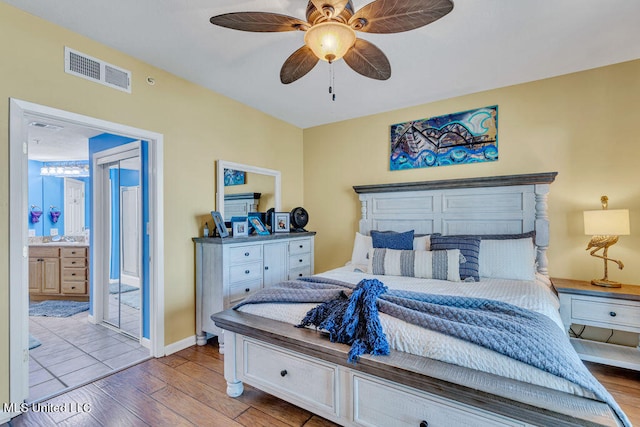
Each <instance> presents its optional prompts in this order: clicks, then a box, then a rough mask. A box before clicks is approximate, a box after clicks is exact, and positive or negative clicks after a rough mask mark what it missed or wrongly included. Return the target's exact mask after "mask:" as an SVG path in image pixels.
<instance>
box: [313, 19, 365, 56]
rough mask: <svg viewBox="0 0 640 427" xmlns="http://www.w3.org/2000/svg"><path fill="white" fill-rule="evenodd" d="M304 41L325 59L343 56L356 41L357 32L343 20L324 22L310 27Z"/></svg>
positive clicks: (317, 54)
mask: <svg viewBox="0 0 640 427" xmlns="http://www.w3.org/2000/svg"><path fill="white" fill-rule="evenodd" d="M304 42H305V44H306V45H307V46H309V48H310V49H311V50H312V51H313V53H314V54H315V55H316V56H317V57H318V58H320V59H322V60H323V61H327V62H333V61H337V60H338V59H340V58H342V57H343V56H344V55H345V54H346V53H347V51H348V50H349V49H350V48H351V46H353V44H354V43H355V42H356V32H355V31H354V30H353V29H352V28H351V27H349V26H348V25H346V24H343V23H341V22H322V23H319V24H316V25H314V26H312V27H311V28H309V29H308V30H307V32H306V33H305V35H304Z"/></svg>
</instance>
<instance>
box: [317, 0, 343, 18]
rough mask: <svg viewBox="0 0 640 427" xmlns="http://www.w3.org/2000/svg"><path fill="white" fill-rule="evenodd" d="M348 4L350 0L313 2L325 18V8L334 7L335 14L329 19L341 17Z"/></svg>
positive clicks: (319, 0) (318, 0) (320, 0)
mask: <svg viewBox="0 0 640 427" xmlns="http://www.w3.org/2000/svg"><path fill="white" fill-rule="evenodd" d="M348 2H349V0H311V3H313V5H314V6H315V7H316V9H317V10H318V11H319V12H320V13H322V14H323V15H325V16H327V15H326V14H325V13H324V12H323V8H324V7H325V6H328V7H332V8H333V12H332V13H331V16H329V17H335V16H338V15H340V14H341V13H342V11H343V10H344V8H345V6H346V5H347V3H348Z"/></svg>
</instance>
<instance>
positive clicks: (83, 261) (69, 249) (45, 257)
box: [29, 244, 89, 301]
mask: <svg viewBox="0 0 640 427" xmlns="http://www.w3.org/2000/svg"><path fill="white" fill-rule="evenodd" d="M88 278H89V248H88V247H87V246H82V245H60V246H58V245H52V244H47V245H41V246H30V247H29V299H30V300H31V301H42V300H47V299H58V300H59V299H64V300H73V301H89V286H88Z"/></svg>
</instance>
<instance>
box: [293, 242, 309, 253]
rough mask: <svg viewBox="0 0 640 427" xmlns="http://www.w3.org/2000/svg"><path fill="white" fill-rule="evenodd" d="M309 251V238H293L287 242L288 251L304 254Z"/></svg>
mask: <svg viewBox="0 0 640 427" xmlns="http://www.w3.org/2000/svg"><path fill="white" fill-rule="evenodd" d="M309 252H311V239H301V240H293V241H291V242H289V253H290V254H291V255H294V254H304V253H309Z"/></svg>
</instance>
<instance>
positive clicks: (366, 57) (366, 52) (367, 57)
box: [342, 39, 391, 80]
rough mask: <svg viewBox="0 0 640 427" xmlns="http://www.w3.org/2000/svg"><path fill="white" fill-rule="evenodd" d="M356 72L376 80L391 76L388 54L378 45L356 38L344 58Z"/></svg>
mask: <svg viewBox="0 0 640 427" xmlns="http://www.w3.org/2000/svg"><path fill="white" fill-rule="evenodd" d="M342 59H344V62H346V63H347V65H348V66H349V67H351V68H352V69H353V71H355V72H356V73H360V74H362V75H363V76H365V77H370V78H372V79H376V80H387V79H388V78H389V77H391V64H389V60H388V59H387V56H386V55H385V54H384V53H383V52H382V51H381V50H380V49H378V47H377V46H376V45H374V44H373V43H370V42H368V41H366V40H362V39H356V42H355V44H354V45H353V46H352V47H351V49H349V50H348V51H347V53H346V54H345V55H344V57H343V58H342Z"/></svg>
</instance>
